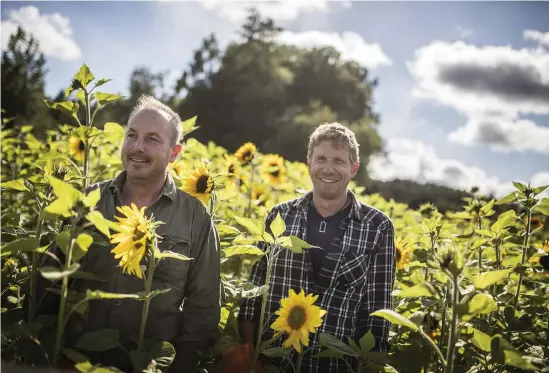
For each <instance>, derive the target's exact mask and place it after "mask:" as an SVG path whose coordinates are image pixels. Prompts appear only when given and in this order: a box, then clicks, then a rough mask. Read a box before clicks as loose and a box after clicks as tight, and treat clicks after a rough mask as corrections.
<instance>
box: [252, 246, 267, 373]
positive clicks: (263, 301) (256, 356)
mask: <svg viewBox="0 0 549 373" xmlns="http://www.w3.org/2000/svg"><path fill="white" fill-rule="evenodd" d="M271 250H272V247H271ZM271 255H272V251H271ZM266 259H267V272H266V273H265V285H266V286H267V291H266V292H264V293H263V295H261V312H260V314H259V329H258V330H259V333H258V335H257V342H256V344H255V351H254V359H253V362H252V372H255V370H256V364H257V360H258V359H259V353H260V351H259V348H260V346H261V339H262V338H261V337H262V336H263V324H264V323H265V320H264V317H265V311H266V310H265V308H266V306H267V294H268V292H269V283H270V277H271V264H272V263H271V260H272V258H270V257H269V256H268V255H267V256H266Z"/></svg>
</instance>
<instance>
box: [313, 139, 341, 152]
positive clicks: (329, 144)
mask: <svg viewBox="0 0 549 373" xmlns="http://www.w3.org/2000/svg"><path fill="white" fill-rule="evenodd" d="M314 149H318V150H338V151H344V150H348V149H349V146H348V145H347V144H346V143H345V142H342V141H336V140H323V141H321V142H320V143H319V144H318V145H316V146H315V147H314Z"/></svg>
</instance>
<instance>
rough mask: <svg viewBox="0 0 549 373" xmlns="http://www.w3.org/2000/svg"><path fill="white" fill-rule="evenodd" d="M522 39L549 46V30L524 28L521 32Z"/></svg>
mask: <svg viewBox="0 0 549 373" xmlns="http://www.w3.org/2000/svg"><path fill="white" fill-rule="evenodd" d="M522 35H523V37H524V39H526V40H533V41H537V42H538V43H540V44H545V45H548V46H549V32H545V33H544V32H540V31H536V30H524V32H523V33H522Z"/></svg>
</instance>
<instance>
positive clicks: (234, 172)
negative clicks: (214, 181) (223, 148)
mask: <svg viewBox="0 0 549 373" xmlns="http://www.w3.org/2000/svg"><path fill="white" fill-rule="evenodd" d="M225 167H226V170H227V173H228V175H227V180H228V182H229V183H231V184H236V182H237V181H239V182H240V184H242V183H243V182H244V177H243V176H242V175H241V173H240V171H241V170H240V164H239V160H238V158H236V157H235V156H234V155H230V156H228V157H227V158H226V159H225Z"/></svg>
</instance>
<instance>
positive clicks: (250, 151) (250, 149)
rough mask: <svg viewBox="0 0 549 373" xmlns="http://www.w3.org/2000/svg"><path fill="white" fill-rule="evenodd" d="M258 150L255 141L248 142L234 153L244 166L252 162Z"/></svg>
mask: <svg viewBox="0 0 549 373" xmlns="http://www.w3.org/2000/svg"><path fill="white" fill-rule="evenodd" d="M256 150H257V148H256V146H255V145H254V144H253V143H251V142H247V143H245V144H244V145H242V146H241V147H240V148H238V150H237V151H236V152H235V153H234V156H235V157H236V159H238V160H239V161H240V164H241V165H242V166H246V165H247V164H248V163H250V162H251V160H252V158H253V157H254V155H255V153H256Z"/></svg>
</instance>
